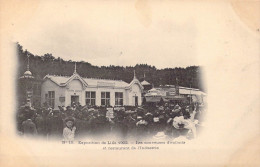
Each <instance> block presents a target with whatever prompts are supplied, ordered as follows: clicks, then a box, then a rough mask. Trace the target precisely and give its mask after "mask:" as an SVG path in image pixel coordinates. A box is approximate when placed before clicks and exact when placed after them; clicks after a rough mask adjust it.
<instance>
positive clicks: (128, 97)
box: [41, 72, 143, 109]
mask: <svg viewBox="0 0 260 167" xmlns="http://www.w3.org/2000/svg"><path fill="white" fill-rule="evenodd" d="M41 91H42V95H41V104H44V103H45V102H46V103H48V104H49V105H50V106H52V107H53V108H54V109H58V106H65V107H66V106H70V105H71V103H72V101H74V102H79V103H80V104H81V105H82V106H84V105H86V104H90V105H96V106H105V105H107V106H121V105H126V106H134V105H141V104H142V98H141V94H142V91H143V86H142V85H141V84H140V82H139V81H138V79H137V78H136V77H134V79H133V80H132V81H131V83H126V82H124V81H119V80H106V79H94V78H82V77H81V76H79V74H77V73H76V72H74V74H73V75H72V76H70V77H65V76H54V75H46V76H45V77H44V81H43V84H42V90H41Z"/></svg>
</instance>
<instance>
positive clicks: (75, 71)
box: [74, 62, 77, 74]
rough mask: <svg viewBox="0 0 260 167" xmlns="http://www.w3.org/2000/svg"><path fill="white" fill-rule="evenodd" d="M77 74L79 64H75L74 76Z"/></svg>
mask: <svg viewBox="0 0 260 167" xmlns="http://www.w3.org/2000/svg"><path fill="white" fill-rule="evenodd" d="M76 73H77V64H76V62H75V66H74V74H76Z"/></svg>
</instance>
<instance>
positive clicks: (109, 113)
mask: <svg viewBox="0 0 260 167" xmlns="http://www.w3.org/2000/svg"><path fill="white" fill-rule="evenodd" d="M106 117H107V118H109V119H111V118H114V111H113V108H107V113H106Z"/></svg>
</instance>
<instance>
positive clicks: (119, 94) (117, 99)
mask: <svg viewBox="0 0 260 167" xmlns="http://www.w3.org/2000/svg"><path fill="white" fill-rule="evenodd" d="M115 105H116V106H122V105H123V92H115Z"/></svg>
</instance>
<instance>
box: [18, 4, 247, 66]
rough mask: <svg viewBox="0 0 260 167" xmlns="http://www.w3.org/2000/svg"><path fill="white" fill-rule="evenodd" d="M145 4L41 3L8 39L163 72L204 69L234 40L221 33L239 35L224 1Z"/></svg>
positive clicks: (39, 50) (38, 50) (70, 56)
mask: <svg viewBox="0 0 260 167" xmlns="http://www.w3.org/2000/svg"><path fill="white" fill-rule="evenodd" d="M149 2H151V1H142V2H131V1H129V2H126V1H124V2H122V1H121V2H120V1H105V2H102V5H101V4H100V3H98V2H90V1H88V2H85V1H74V2H72V1H55V2H54V1H43V2H41V3H40V4H37V5H36V6H35V8H33V11H31V13H33V14H31V15H30V16H29V17H27V18H28V20H27V22H26V25H25V26H23V27H20V31H18V32H17V33H16V34H15V35H14V37H13V40H14V41H18V42H19V43H20V44H21V45H22V46H23V47H24V49H27V50H29V51H30V52H32V53H33V54H36V55H43V54H45V53H52V54H53V56H55V57H61V58H63V59H65V60H73V61H74V60H76V61H81V60H83V61H86V62H89V63H91V64H93V65H98V66H101V65H122V66H129V65H132V66H133V65H135V64H137V63H139V64H140V63H147V64H149V65H154V66H156V67H157V68H166V67H186V66H190V65H205V62H208V60H209V59H210V57H211V56H212V55H214V54H225V53H223V52H222V53H218V49H217V48H218V47H220V48H221V49H222V50H223V47H224V49H225V48H228V47H230V46H228V45H229V40H230V39H235V38H234V36H233V37H232V34H231V36H230V37H226V36H225V37H224V38H223V34H225V33H227V34H228V33H241V25H239V24H238V23H237V22H234V20H236V18H235V17H236V16H235V14H234V12H233V11H232V8H231V7H230V6H229V5H227V4H226V3H224V2H223V3H190V2H189V3H188V2H187V3H185V2H183V3H176V2H167V1H164V2H160V1H156V2H155V1H153V3H149ZM242 31H244V30H242ZM222 56H223V55H222Z"/></svg>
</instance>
